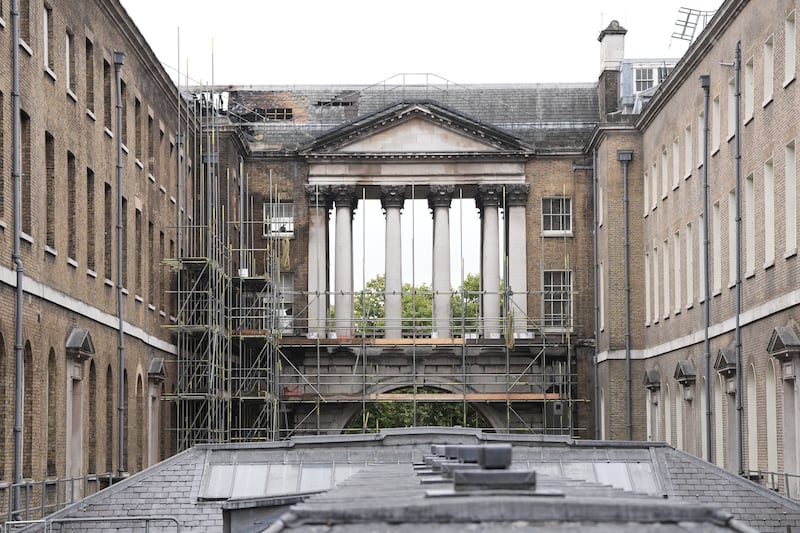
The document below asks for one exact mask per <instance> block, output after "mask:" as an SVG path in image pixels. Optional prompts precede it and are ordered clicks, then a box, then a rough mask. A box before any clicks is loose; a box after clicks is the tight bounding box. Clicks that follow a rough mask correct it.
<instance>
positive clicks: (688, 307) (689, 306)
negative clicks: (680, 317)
mask: <svg viewBox="0 0 800 533" xmlns="http://www.w3.org/2000/svg"><path fill="white" fill-rule="evenodd" d="M693 307H694V303H688V304H686V310H687V311H688V310H689V309H692V308H693Z"/></svg>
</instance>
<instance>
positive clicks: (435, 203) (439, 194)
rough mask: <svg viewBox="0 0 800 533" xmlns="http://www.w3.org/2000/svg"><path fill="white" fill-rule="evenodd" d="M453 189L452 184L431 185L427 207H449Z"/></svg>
mask: <svg viewBox="0 0 800 533" xmlns="http://www.w3.org/2000/svg"><path fill="white" fill-rule="evenodd" d="M455 190H456V188H455V187H454V186H453V185H431V188H430V192H429V193H428V208H429V209H433V208H434V207H450V202H451V201H452V200H453V193H454V192H455Z"/></svg>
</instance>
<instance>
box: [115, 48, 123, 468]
mask: <svg viewBox="0 0 800 533" xmlns="http://www.w3.org/2000/svg"><path fill="white" fill-rule="evenodd" d="M124 62H125V54H123V53H122V52H117V51H114V74H115V76H116V82H117V313H118V315H119V377H118V379H119V387H118V388H119V391H118V392H119V407H118V410H119V420H118V423H119V448H118V453H119V463H118V464H119V469H118V471H117V473H118V475H119V477H123V476H124V475H125V321H124V318H123V314H122V311H123V305H122V304H123V301H122V298H123V296H124V294H123V292H122V289H123V287H122V268H123V264H122V89H121V87H120V70H122V64H123V63H124Z"/></svg>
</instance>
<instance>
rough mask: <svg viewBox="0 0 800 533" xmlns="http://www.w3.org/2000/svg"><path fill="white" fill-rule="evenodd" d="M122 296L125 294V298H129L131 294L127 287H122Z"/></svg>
mask: <svg viewBox="0 0 800 533" xmlns="http://www.w3.org/2000/svg"><path fill="white" fill-rule="evenodd" d="M122 294H124V295H125V296H127V295H128V294H130V293H129V292H128V289H126V288H125V287H122Z"/></svg>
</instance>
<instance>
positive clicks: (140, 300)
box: [133, 294, 144, 304]
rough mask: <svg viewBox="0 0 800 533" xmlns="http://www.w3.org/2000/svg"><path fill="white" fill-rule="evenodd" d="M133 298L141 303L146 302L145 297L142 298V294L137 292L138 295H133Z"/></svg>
mask: <svg viewBox="0 0 800 533" xmlns="http://www.w3.org/2000/svg"><path fill="white" fill-rule="evenodd" d="M133 300H134V301H135V302H136V303H137V304H140V303H142V302H144V298H142V297H141V296H139V295H138V294H137V295H136V296H134V297H133Z"/></svg>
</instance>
